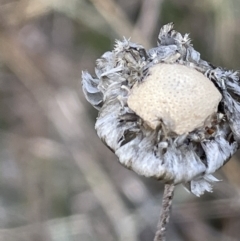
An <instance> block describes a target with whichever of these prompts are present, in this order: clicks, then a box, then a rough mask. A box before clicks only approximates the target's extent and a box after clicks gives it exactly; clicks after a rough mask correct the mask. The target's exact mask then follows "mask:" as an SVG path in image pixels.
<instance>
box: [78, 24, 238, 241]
mask: <svg viewBox="0 0 240 241" xmlns="http://www.w3.org/2000/svg"><path fill="white" fill-rule="evenodd" d="M95 73H96V77H93V76H91V75H90V74H89V73H88V72H83V73H82V85H83V92H84V94H85V97H86V99H87V100H88V101H89V102H90V103H91V104H92V105H93V106H94V107H95V108H96V109H98V110H99V115H98V118H97V121H96V125H95V128H96V130H97V133H98V136H99V137H100V138H101V140H102V141H103V142H104V143H105V144H106V145H107V146H108V147H109V148H110V149H111V150H112V151H113V152H114V153H115V154H116V155H117V156H118V158H119V161H120V163H121V164H123V165H124V166H125V167H127V168H129V169H131V170H133V171H135V172H137V173H138V174H140V175H144V176H146V177H154V178H156V179H158V180H162V181H163V182H164V183H167V184H171V185H172V187H173V185H176V184H179V183H182V184H184V185H185V187H187V188H188V189H189V190H190V191H191V192H192V193H193V194H195V195H197V196H200V195H201V194H203V193H204V191H208V192H211V191H212V186H211V182H215V181H217V179H216V178H215V177H214V176H213V175H212V174H213V173H214V172H215V171H216V170H217V169H219V168H220V167H222V166H223V165H224V164H225V163H226V162H227V161H228V160H229V159H230V157H231V156H232V155H233V154H234V153H235V152H236V150H237V149H238V147H239V146H238V142H239V138H240V116H239V115H240V86H239V76H238V74H237V73H236V72H233V71H228V70H225V69H223V68H221V67H214V66H213V65H212V64H210V63H208V62H206V61H204V60H202V59H201V58H200V54H199V53H198V52H197V51H196V50H194V48H193V47H192V45H191V44H190V39H189V37H188V35H187V34H186V35H184V36H182V35H181V34H180V33H178V32H176V31H175V30H173V24H171V23H170V24H167V25H165V26H163V27H162V29H161V30H160V34H159V36H158V46H157V47H155V48H152V49H150V50H146V49H145V48H144V47H143V46H141V45H139V44H136V43H133V42H131V41H130V40H128V39H123V40H122V41H118V40H117V41H116V45H115V48H114V50H113V51H111V52H106V53H104V54H103V55H102V57H101V58H100V59H98V60H97V63H96V69H95ZM170 189H171V188H170ZM172 194H173V188H172V189H171V191H170V194H169V192H168V194H167V195H166V196H165V198H167V196H171V197H172ZM169 206H170V204H169V205H168V208H169ZM164 225H166V222H165V224H164ZM161 228H162V227H160V229H161ZM163 236H164V235H163ZM155 240H164V238H163V239H160V238H159V239H157V238H155Z"/></svg>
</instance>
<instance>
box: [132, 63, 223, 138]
mask: <svg viewBox="0 0 240 241" xmlns="http://www.w3.org/2000/svg"><path fill="white" fill-rule="evenodd" d="M221 99H222V95H221V94H220V92H219V91H218V89H217V88H216V87H215V86H214V84H213V83H212V82H211V81H210V80H209V79H208V78H207V77H205V76H204V75H203V74H202V73H200V72H198V71H197V70H195V69H193V68H190V67H187V66H183V65H180V64H157V65H155V66H153V67H151V68H150V69H149V75H148V76H147V77H146V78H145V79H144V80H143V82H142V83H139V84H135V85H134V86H133V88H132V90H131V93H130V95H129V98H128V102H127V103H128V106H129V108H130V109H132V110H133V111H134V112H135V113H136V114H137V115H139V116H140V117H141V118H142V119H143V120H144V121H145V122H146V123H147V124H148V125H149V126H150V127H151V128H152V129H156V127H157V126H158V125H159V124H160V123H161V122H162V123H164V125H165V127H166V128H167V129H168V131H173V132H175V133H176V134H178V135H181V134H184V133H188V132H191V131H193V130H194V129H196V128H198V127H202V126H204V125H205V123H206V120H207V119H208V118H209V117H210V116H212V114H214V113H216V111H217V107H218V104H219V102H220V101H221Z"/></svg>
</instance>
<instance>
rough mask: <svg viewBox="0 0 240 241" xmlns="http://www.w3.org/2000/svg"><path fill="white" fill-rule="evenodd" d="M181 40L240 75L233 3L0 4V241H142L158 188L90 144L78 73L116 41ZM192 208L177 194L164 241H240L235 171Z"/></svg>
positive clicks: (230, 166)
mask: <svg viewBox="0 0 240 241" xmlns="http://www.w3.org/2000/svg"><path fill="white" fill-rule="evenodd" d="M168 22H174V23H175V29H176V30H177V31H179V32H181V33H190V37H191V38H192V40H193V44H194V47H195V48H196V49H197V50H198V51H199V52H200V53H201V56H202V58H203V59H205V60H208V61H210V62H212V63H213V64H214V65H221V66H223V67H226V68H228V69H234V70H237V69H240V28H239V26H240V1H239V0H228V1H226V0H202V1H198V0H196V1H188V0H148V1H147V0H145V1H144V0H68V1H66V0H0V98H1V102H0V241H73V240H74V241H118V240H119V241H123V240H124V241H137V240H139V241H149V240H153V237H154V233H155V230H156V226H157V220H158V216H159V212H160V208H161V199H162V190H163V184H161V183H160V182H157V181H155V180H150V179H146V178H144V177H139V176H137V175H136V174H135V173H133V172H131V171H129V170H127V169H125V168H124V167H122V166H121V165H120V164H119V163H118V161H117V158H116V157H115V156H114V154H113V153H111V152H110V151H109V150H108V149H107V148H106V147H105V146H104V145H103V144H102V143H101V141H100V140H99V139H98V137H97V135H96V133H95V130H94V122H95V118H96V116H97V113H96V111H95V110H94V109H93V108H92V107H91V106H90V105H89V104H88V103H87V102H86V100H85V99H84V97H83V93H82V90H81V71H82V70H89V72H90V73H92V74H94V66H95V60H96V59H97V58H99V57H100V56H101V54H103V53H104V52H105V51H107V50H112V48H113V45H114V41H115V39H116V38H118V39H121V38H122V37H123V36H125V37H127V38H128V37H132V38H131V39H132V41H135V42H138V43H140V44H142V45H144V46H145V47H153V46H155V45H156V40H157V35H158V32H159V29H160V27H161V26H162V25H163V24H166V23H168ZM216 176H217V177H218V178H220V179H221V180H223V181H222V182H219V183H217V184H215V185H214V192H213V193H208V194H205V195H203V196H202V197H201V198H197V197H195V196H193V195H192V194H190V193H188V192H186V191H185V190H184V188H183V187H182V186H178V187H177V188H176V192H175V197H174V204H173V212H172V217H171V222H170V225H169V228H168V233H167V235H168V238H169V239H168V240H173V241H188V240H191V241H202V240H208V241H230V240H231V241H238V240H240V238H239V237H240V229H239V227H240V161H239V154H236V155H235V156H234V157H233V158H232V160H231V161H230V162H228V163H227V164H226V165H225V166H224V168H222V169H221V170H220V171H219V172H218V173H217V174H216Z"/></svg>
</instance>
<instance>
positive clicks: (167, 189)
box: [154, 184, 175, 241]
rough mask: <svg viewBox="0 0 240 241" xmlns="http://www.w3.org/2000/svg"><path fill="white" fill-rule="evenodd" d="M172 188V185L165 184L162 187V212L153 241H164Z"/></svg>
mask: <svg viewBox="0 0 240 241" xmlns="http://www.w3.org/2000/svg"><path fill="white" fill-rule="evenodd" d="M174 187H175V186H174V184H165V186H164V194H163V201H162V210H161V214H160V218H159V221H158V227H157V232H156V234H155V237H154V241H166V229H167V224H168V222H169V219H170V212H171V206H172V200H173V193H174Z"/></svg>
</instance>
